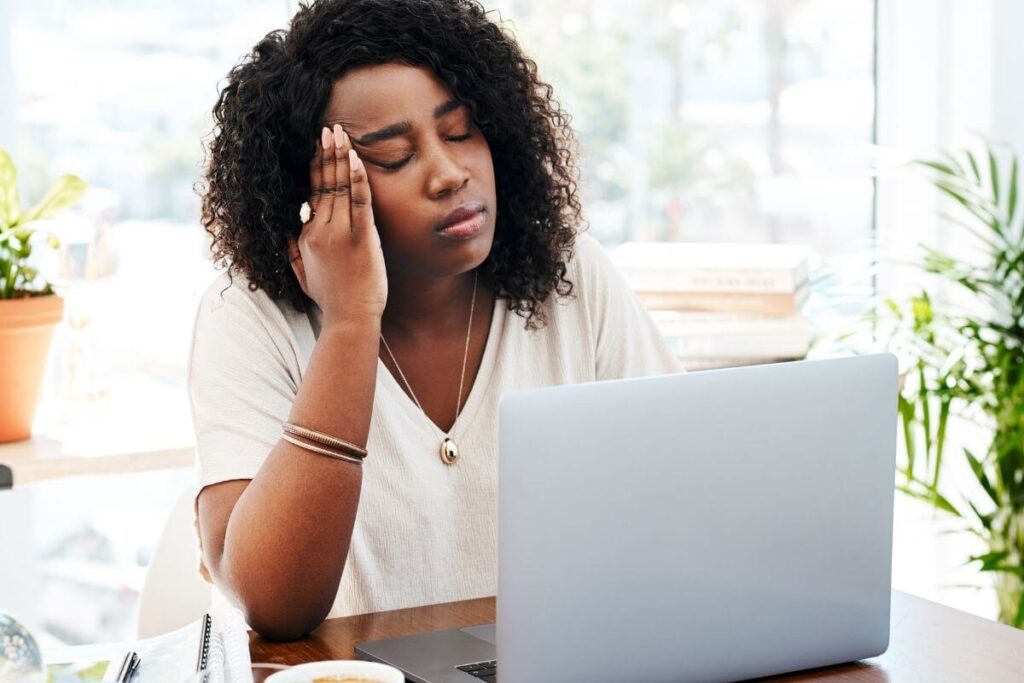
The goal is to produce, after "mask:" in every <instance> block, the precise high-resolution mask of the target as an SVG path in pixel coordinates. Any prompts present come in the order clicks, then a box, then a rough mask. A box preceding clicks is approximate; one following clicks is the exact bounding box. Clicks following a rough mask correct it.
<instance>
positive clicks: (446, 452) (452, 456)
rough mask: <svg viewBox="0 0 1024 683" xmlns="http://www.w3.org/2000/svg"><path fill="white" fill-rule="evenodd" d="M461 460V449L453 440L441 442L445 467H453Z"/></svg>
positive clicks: (442, 459)
mask: <svg viewBox="0 0 1024 683" xmlns="http://www.w3.org/2000/svg"><path fill="white" fill-rule="evenodd" d="M458 459H459V447H458V446H456V445H455V442H454V441H452V440H451V439H445V440H444V441H442V442H441V461H442V462H443V463H444V464H445V465H453V464H455V461H456V460H458Z"/></svg>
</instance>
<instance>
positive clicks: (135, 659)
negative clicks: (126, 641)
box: [124, 652, 142, 683]
mask: <svg viewBox="0 0 1024 683" xmlns="http://www.w3.org/2000/svg"><path fill="white" fill-rule="evenodd" d="M139 664H142V657H140V656H139V655H138V654H137V653H135V652H133V653H132V662H131V664H130V665H129V667H128V673H127V674H126V675H125V679H124V680H125V683H128V681H130V680H132V679H133V678H135V672H136V671H138V670H139Z"/></svg>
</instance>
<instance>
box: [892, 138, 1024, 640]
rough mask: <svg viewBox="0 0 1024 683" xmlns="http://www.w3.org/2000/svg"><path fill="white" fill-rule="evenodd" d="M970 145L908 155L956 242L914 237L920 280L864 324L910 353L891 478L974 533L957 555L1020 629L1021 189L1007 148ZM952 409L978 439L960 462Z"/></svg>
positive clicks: (1023, 446) (1016, 162)
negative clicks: (955, 469)
mask: <svg viewBox="0 0 1024 683" xmlns="http://www.w3.org/2000/svg"><path fill="white" fill-rule="evenodd" d="M976 147H977V148H976V149H972V148H966V149H962V150H958V151H956V152H943V153H942V154H941V156H940V157H939V158H938V159H933V160H923V161H918V162H916V164H917V165H918V167H919V168H921V169H922V170H924V171H925V172H926V173H927V175H928V178H929V180H930V182H931V183H932V184H933V185H934V187H935V188H936V189H937V190H938V191H939V193H941V195H942V196H943V197H944V198H945V199H946V200H947V201H946V203H947V204H949V205H950V206H951V207H952V211H951V212H947V213H943V214H942V218H943V220H944V222H945V223H946V225H948V226H949V227H950V235H951V236H953V237H954V240H955V242H956V243H957V245H958V246H957V249H956V250H955V251H947V250H941V249H938V248H935V247H934V246H930V245H926V244H922V245H920V246H921V248H922V249H923V253H922V256H921V257H920V259H919V260H916V261H915V262H914V265H915V266H916V267H917V268H919V269H921V270H923V272H924V273H926V274H927V276H928V280H927V282H928V285H926V286H925V287H924V288H923V289H922V290H921V291H920V292H919V293H918V294H916V295H914V296H911V297H908V298H907V299H906V300H904V301H895V300H893V299H887V300H886V301H885V302H884V305H883V307H882V310H881V311H878V312H876V313H875V314H874V316H873V320H872V322H874V323H875V325H876V331H880V332H881V333H882V335H883V337H884V338H885V339H886V342H887V344H888V347H889V348H890V349H892V350H894V351H897V352H898V353H900V355H901V356H902V357H903V358H904V359H910V363H909V365H908V366H907V367H905V368H904V370H906V373H905V381H904V382H903V383H902V387H901V390H900V394H899V399H898V411H899V421H900V428H901V434H902V440H903V443H904V445H905V446H906V458H905V460H904V461H903V462H901V463H900V465H899V472H898V473H897V486H898V487H899V489H900V490H901V491H903V492H904V493H905V494H907V495H909V496H912V497H914V498H918V499H920V500H924V501H926V502H928V503H929V504H931V505H933V506H934V507H935V508H936V509H938V510H941V511H942V512H943V513H944V514H946V515H950V516H951V517H952V518H954V519H955V520H957V522H958V526H959V528H961V529H962V530H963V531H964V532H966V533H970V534H973V535H975V536H977V537H978V538H979V539H980V540H981V541H982V542H983V545H984V547H985V549H986V550H985V552H983V553H980V554H977V555H973V556H971V557H970V558H968V559H967V562H968V563H970V564H974V565H975V566H976V567H977V568H978V569H979V570H980V571H982V572H987V573H989V574H990V575H991V577H992V579H993V585H994V587H995V591H996V596H997V599H998V603H999V620H1000V621H1002V622H1004V623H1007V624H1012V625H1014V626H1017V627H1018V628H1021V627H1024V207H1022V206H1021V203H1024V196H1022V195H1024V192H1022V188H1021V179H1020V156H1019V155H1018V154H1016V153H1015V152H1014V151H1012V150H1009V149H1005V148H999V149H997V148H994V147H993V146H992V145H991V144H989V143H987V142H984V143H980V144H979V145H977V146H976ZM961 236H962V237H964V238H965V239H963V240H961V239H959V238H960V237H961ZM951 416H956V417H957V418H963V419H966V420H969V421H971V422H973V423H976V424H979V425H980V426H982V427H983V428H984V433H985V435H986V437H985V438H986V439H987V440H988V444H987V448H985V449H978V450H977V451H972V450H971V449H970V448H967V447H962V448H960V449H959V451H960V452H959V454H958V456H955V457H959V458H962V459H963V461H962V462H961V463H956V462H952V463H951V462H947V460H950V454H948V453H947V452H946V451H947V448H946V437H947V427H948V425H949V418H950V417H951ZM989 434H990V435H991V438H990V439H989V436H988V435H989ZM950 464H953V465H958V464H959V465H966V467H965V468H964V469H965V470H966V471H969V472H971V473H973V480H969V481H968V484H969V485H968V486H960V487H953V486H951V485H950V484H949V482H948V479H949V478H948V469H949V465H950ZM944 471H947V477H946V479H942V476H941V475H942V473H943V472H944Z"/></svg>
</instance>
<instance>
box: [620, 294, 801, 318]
mask: <svg viewBox="0 0 1024 683" xmlns="http://www.w3.org/2000/svg"><path fill="white" fill-rule="evenodd" d="M807 291H808V289H807V287H801V288H800V289H799V290H797V291H796V292H794V293H790V294H728V293H721V292H665V291H658V292H654V291H643V290H641V291H637V296H638V297H639V298H640V301H641V302H643V304H644V305H645V306H646V307H647V308H648V309H649V310H652V311H711V312H731V313H749V314H753V315H762V316H768V317H784V316H790V315H796V314H798V313H799V312H800V306H802V305H803V303H804V302H805V301H806V300H807Z"/></svg>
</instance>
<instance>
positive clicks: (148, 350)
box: [0, 0, 1024, 644]
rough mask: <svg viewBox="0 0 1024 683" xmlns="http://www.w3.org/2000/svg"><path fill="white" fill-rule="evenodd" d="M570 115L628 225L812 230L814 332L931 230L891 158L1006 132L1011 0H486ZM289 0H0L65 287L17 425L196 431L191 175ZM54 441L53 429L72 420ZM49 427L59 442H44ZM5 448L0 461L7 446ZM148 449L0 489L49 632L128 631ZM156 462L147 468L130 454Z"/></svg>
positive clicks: (4, 533) (755, 232)
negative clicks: (72, 204)
mask: <svg viewBox="0 0 1024 683" xmlns="http://www.w3.org/2000/svg"><path fill="white" fill-rule="evenodd" d="M484 4H485V5H486V6H487V7H488V8H493V9H495V10H498V11H499V12H500V16H501V18H503V19H505V20H506V27H507V28H508V29H509V30H510V31H512V32H513V33H514V34H515V35H516V36H517V37H518V39H519V40H520V41H521V43H522V44H523V46H524V49H525V51H526V53H527V54H528V55H530V56H531V57H532V58H533V59H534V60H535V61H536V62H537V64H538V66H539V70H540V74H541V76H542V78H544V79H545V80H547V81H549V82H550V83H551V84H552V85H553V86H554V88H555V96H556V98H557V99H559V101H560V102H561V103H562V105H563V106H564V107H565V108H566V109H567V110H568V111H569V112H570V113H571V114H572V116H573V126H574V127H575V128H576V130H577V131H578V133H579V137H580V141H581V147H582V158H581V160H580V165H581V170H582V180H583V182H582V191H583V206H584V212H585V216H586V218H587V220H588V222H589V224H590V228H591V231H592V234H593V235H595V236H596V237H597V238H598V239H599V240H600V241H602V242H603V243H604V244H605V245H606V246H607V247H609V248H614V247H616V246H617V245H621V244H622V243H625V242H628V241H640V242H645V241H685V242H749V243H757V244H763V243H784V244H792V245H806V246H807V247H808V248H809V250H810V252H811V262H810V265H811V267H812V269H818V270H819V271H822V270H823V269H826V270H829V272H831V273H832V276H831V277H830V279H828V281H827V287H826V286H824V285H823V286H822V287H820V288H816V289H814V290H813V291H812V292H811V293H810V296H809V298H808V299H807V301H806V305H804V306H803V307H802V316H803V317H804V318H805V319H806V320H807V321H809V324H810V328H809V329H810V331H811V334H812V335H823V334H825V333H826V332H828V331H830V330H832V329H834V328H838V327H841V326H842V325H844V324H846V321H849V320H852V319H854V318H856V317H857V316H858V315H859V314H861V313H862V312H863V310H864V309H865V308H866V307H867V306H868V305H869V302H870V301H871V300H872V297H873V296H875V295H877V293H878V291H879V290H880V289H884V290H885V291H898V290H899V289H900V288H901V287H911V286H913V284H914V283H913V281H912V277H911V276H908V275H905V274H899V273H888V272H884V271H883V272H879V271H877V270H874V269H872V268H871V267H870V265H871V263H872V259H873V258H874V256H873V255H874V254H875V252H874V251H873V250H875V249H877V248H878V245H880V244H886V245H896V246H897V247H898V245H900V244H903V243H913V242H915V241H917V240H921V239H924V240H929V241H933V242H934V243H936V244H944V243H946V241H948V235H947V234H946V233H945V232H944V230H943V228H942V226H941V225H940V223H939V222H938V221H937V219H936V217H935V210H936V207H937V204H938V202H939V198H938V196H937V194H936V192H935V190H934V188H933V187H932V186H931V185H929V184H928V183H927V182H925V180H924V179H922V178H921V177H920V176H919V175H918V174H916V173H915V172H912V171H910V170H908V169H907V166H906V164H905V162H906V161H907V160H908V159H910V158H912V157H915V156H922V155H924V156H929V155H934V154H935V153H936V152H937V150H938V149H940V148H944V147H948V146H950V145H956V144H959V143H960V142H962V141H964V140H968V139H971V136H975V135H978V134H981V135H985V136H988V137H990V138H992V139H995V140H1004V141H1008V142H1010V143H1011V144H1014V145H1016V146H1017V147H1018V148H1020V147H1021V145H1022V144H1024V90H1022V89H1021V88H1020V87H1019V83H1018V80H1017V79H1018V76H1017V73H1016V70H1015V69H1014V65H1020V64H1024V45H1022V44H1021V41H1020V40H1019V38H1018V37H1017V36H1016V35H1015V29H1014V27H1019V26H1021V25H1024V5H1022V4H1021V3H1017V2H1014V1H1013V0H900V1H899V2H896V1H895V0H877V1H875V0H844V1H843V2H835V1H834V0H672V1H670V0H634V1H633V2H629V3H621V2H611V1H610V0H563V1H561V2H558V3H551V2H543V1H542V0H504V1H497V0H488V1H487V2H484ZM295 9H296V5H295V3H294V2H290V1H286V0H246V1H245V2H241V1H240V0H239V1H234V0H220V1H219V2H208V1H205V0H203V1H199V0H178V1H177V2H174V3H166V2H156V1H154V0H132V1H131V2H129V1H128V0H75V1H72V0H32V1H31V2H29V1H28V0H0V147H2V148H5V149H7V150H8V151H9V152H10V153H11V155H12V156H13V157H14V159H15V161H16V163H17V164H18V169H19V174H20V175H19V184H20V189H21V194H22V196H23V197H25V198H27V199H30V198H38V197H41V196H42V195H43V193H44V192H45V191H46V189H47V187H48V186H49V184H50V183H51V182H52V180H53V179H54V178H55V177H57V176H59V175H61V174H64V173H75V174H77V175H80V176H81V177H83V178H85V179H86V180H87V181H88V182H89V183H90V186H91V187H90V190H89V191H88V193H87V194H86V196H85V197H84V198H83V200H82V202H81V203H80V204H79V205H78V206H77V207H76V209H75V210H74V211H72V212H68V213H66V214H62V215H61V216H60V217H59V219H54V221H53V225H52V229H53V230H54V231H55V232H57V233H58V234H59V235H60V237H61V239H62V242H63V247H62V250H61V251H60V252H55V253H53V254H49V255H43V256H41V257H40V259H41V262H40V267H42V268H43V269H44V272H46V273H48V274H49V275H50V277H51V278H52V279H53V280H54V281H55V282H56V283H57V284H58V287H59V289H60V291H61V292H62V293H63V294H64V295H65V296H66V302H67V303H66V312H65V319H64V322H63V323H62V324H61V325H60V326H58V328H57V332H56V335H55V338H54V341H53V346H52V348H51V355H50V362H49V365H48V368H47V374H46V379H45V382H44V389H43V397H42V399H41V402H40V406H39V412H38V414H37V418H36V433H37V434H40V435H43V436H42V437H40V438H41V439H43V440H44V441H46V440H51V441H52V442H53V443H57V442H60V443H61V444H62V445H61V446H60V448H62V449H64V451H68V450H69V449H72V450H74V452H75V453H76V454H80V455H82V457H85V458H88V457H91V456H94V457H97V458H98V457H102V456H105V455H107V454H108V453H110V452H113V453H121V454H145V453H154V452H160V453H165V454H166V453H170V452H174V453H179V452H187V449H188V448H189V447H190V445H191V440H192V437H191V434H190V430H191V424H190V420H189V416H188V404H187V399H186V396H185V392H184V374H185V363H186V360H187V356H188V344H189V340H190V335H191V328H192V321H193V316H194V313H195V310H196V304H197V302H198V298H199V296H200V294H201V293H202V292H203V290H204V289H205V288H206V287H207V285H208V284H209V283H210V281H211V280H212V279H213V278H214V277H215V271H214V270H213V267H212V265H211V263H210V260H209V256H208V248H207V242H206V239H205V234H204V232H203V230H202V228H201V226H200V224H199V221H198V217H199V198H198V197H197V195H196V193H195V191H194V189H193V186H194V184H195V183H196V182H197V181H198V180H199V177H200V174H201V167H202V163H203V152H204V150H203V139H204V137H205V136H207V135H208V133H209V132H210V128H211V120H210V110H211V108H212V106H213V103H214V101H215V99H216V97H217V93H218V88H219V87H220V86H222V85H223V83H224V80H223V79H224V76H225V75H226V74H227V72H228V70H229V69H230V68H231V67H232V66H233V65H234V64H235V63H236V62H237V61H238V60H239V59H240V58H241V57H242V56H243V55H244V54H246V53H247V51H248V50H249V48H250V47H251V46H252V45H253V44H255V42H256V41H257V40H258V39H259V38H260V37H262V36H263V35H264V34H265V33H266V32H268V31H270V30H273V29H276V28H283V27H286V25H287V22H288V20H289V18H290V16H291V15H292V14H293V13H294V11H295ZM69 444H71V445H69ZM55 447H56V446H55ZM2 460H3V458H2V452H0V462H2ZM161 462H162V463H163V464H162V465H161V466H159V467H157V466H154V467H151V468H150V467H143V466H138V467H134V466H131V465H127V466H125V467H124V468H122V470H121V471H118V472H116V473H100V474H90V475H86V476H79V477H73V478H53V479H52V480H49V481H41V482H39V483H36V484H33V485H31V486H26V487H24V488H18V487H16V488H15V489H13V490H10V491H0V558H2V559H0V607H3V608H5V609H7V610H9V611H10V612H12V613H13V614H15V615H17V616H18V617H19V618H20V619H21V620H22V621H24V622H25V623H26V624H27V625H29V626H30V628H32V629H33V630H34V631H36V632H37V633H45V634H47V637H48V638H51V639H52V640H53V641H60V642H64V643H68V644H75V643H84V642H96V641H108V640H120V639H125V638H131V637H134V634H135V625H136V619H137V613H136V610H137V604H138V596H139V591H140V588H141V585H142V580H143V576H144V575H145V569H146V566H147V564H148V563H149V559H150V557H151V555H152V552H153V548H154V544H155V542H156V539H157V538H158V536H159V533H160V530H161V528H162V527H163V524H164V521H165V519H166V516H167V513H168V510H169V509H170V508H171V506H172V505H173V504H174V502H175V501H176V500H177V499H178V497H179V495H180V493H181V492H182V491H183V490H184V489H185V488H186V487H187V486H188V485H189V482H190V481H191V477H192V470H191V469H190V466H189V462H188V459H187V457H184V456H182V457H180V458H177V459H175V458H173V457H171V458H169V459H166V460H164V461H161ZM140 470H149V471H140ZM939 531H941V522H940V520H938V519H936V517H935V514H934V513H933V512H931V511H930V509H929V508H927V507H926V506H923V505H918V504H915V503H914V502H912V501H909V500H905V499H899V500H898V501H897V526H896V543H895V546H896V550H895V557H894V586H895V587H896V588H900V589H903V590H907V591H909V592H912V593H916V594H919V595H922V596H925V597H929V598H932V599H936V600H939V601H941V602H946V603H948V604H951V605H954V606H957V607H960V608H963V609H967V610H969V611H973V612H975V613H977V614H981V615H982V616H986V617H989V618H992V617H993V616H994V609H995V608H994V604H993V603H992V599H991V595H989V594H987V593H986V589H985V587H984V586H982V587H981V588H963V587H960V586H959V584H961V583H963V582H964V581H963V580H962V577H961V574H960V573H958V572H962V567H960V566H959V565H960V561H959V559H958V558H960V557H961V556H962V555H963V553H962V548H960V547H959V546H958V545H956V544H958V543H963V542H964V541H957V540H955V539H947V538H945V537H943V536H942V535H941V534H939V533H938V532H939Z"/></svg>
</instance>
